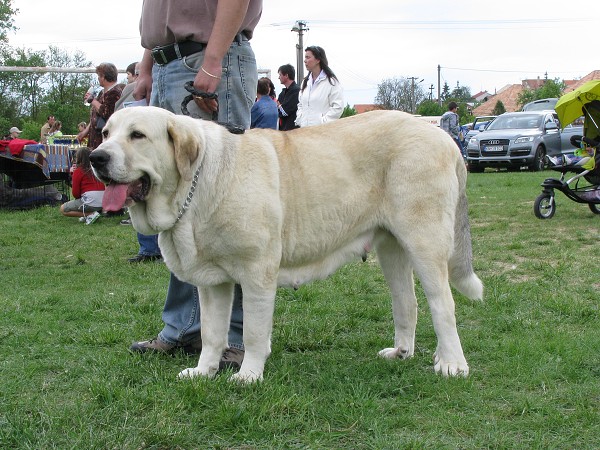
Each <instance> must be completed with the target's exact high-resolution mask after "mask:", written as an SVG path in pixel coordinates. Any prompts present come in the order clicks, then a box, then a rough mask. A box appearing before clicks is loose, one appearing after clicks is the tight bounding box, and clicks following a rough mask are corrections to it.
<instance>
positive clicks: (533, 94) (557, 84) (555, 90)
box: [517, 78, 566, 107]
mask: <svg viewBox="0 0 600 450" xmlns="http://www.w3.org/2000/svg"><path fill="white" fill-rule="evenodd" d="M565 87H566V85H565V83H564V81H562V80H560V79H558V78H555V79H554V80H546V81H545V82H544V84H543V85H542V86H540V87H539V88H538V89H524V90H523V91H522V92H520V93H519V95H518V96H517V104H518V105H519V106H521V107H523V106H524V105H525V104H527V103H529V102H533V101H535V100H541V99H543V98H559V97H560V96H561V95H562V93H563V91H564V90H565Z"/></svg>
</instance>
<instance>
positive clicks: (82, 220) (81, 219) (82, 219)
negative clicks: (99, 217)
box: [79, 216, 87, 222]
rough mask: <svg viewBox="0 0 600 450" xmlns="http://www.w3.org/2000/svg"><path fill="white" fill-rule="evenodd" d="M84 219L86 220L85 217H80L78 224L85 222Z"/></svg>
mask: <svg viewBox="0 0 600 450" xmlns="http://www.w3.org/2000/svg"><path fill="white" fill-rule="evenodd" d="M85 219H87V217H85V216H83V217H80V218H79V221H80V222H85Z"/></svg>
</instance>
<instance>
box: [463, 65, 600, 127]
mask: <svg viewBox="0 0 600 450" xmlns="http://www.w3.org/2000/svg"><path fill="white" fill-rule="evenodd" d="M590 80H600V70H593V71H592V72H590V73H588V74H587V75H586V76H584V77H582V78H581V79H580V80H564V83H565V85H566V86H567V87H566V88H565V91H564V93H565V94H566V93H567V92H571V91H573V90H575V89H577V88H578V87H579V86H581V85H582V84H584V83H585V82H587V81H590ZM542 84H544V80H541V79H532V80H523V81H522V83H521V84H510V85H507V86H505V87H503V88H502V89H500V90H499V91H498V93H497V94H496V95H490V96H489V97H488V100H487V102H485V103H482V104H481V105H479V106H478V107H477V108H475V109H473V115H474V116H487V115H490V114H491V113H492V111H493V109H494V108H495V106H496V103H498V101H501V102H502V103H503V104H504V109H506V111H507V112H513V111H518V110H519V109H520V106H519V105H518V104H517V99H518V96H519V94H520V93H521V92H523V90H524V89H537V88H539V87H540V86H541V85H542Z"/></svg>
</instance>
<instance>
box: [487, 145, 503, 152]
mask: <svg viewBox="0 0 600 450" xmlns="http://www.w3.org/2000/svg"><path fill="white" fill-rule="evenodd" d="M502 150H504V146H502V145H488V146H486V147H485V151H486V152H501V151H502Z"/></svg>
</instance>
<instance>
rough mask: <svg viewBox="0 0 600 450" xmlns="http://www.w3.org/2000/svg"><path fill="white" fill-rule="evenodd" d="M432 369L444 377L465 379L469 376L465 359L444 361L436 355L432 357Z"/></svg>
mask: <svg viewBox="0 0 600 450" xmlns="http://www.w3.org/2000/svg"><path fill="white" fill-rule="evenodd" d="M433 369H434V370H435V372H436V373H439V374H441V375H443V376H444V377H467V376H468V375H469V365H468V364H467V360H466V359H464V358H463V359H462V361H444V360H443V359H442V358H441V357H439V356H438V354H437V353H435V354H434V355H433Z"/></svg>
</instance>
